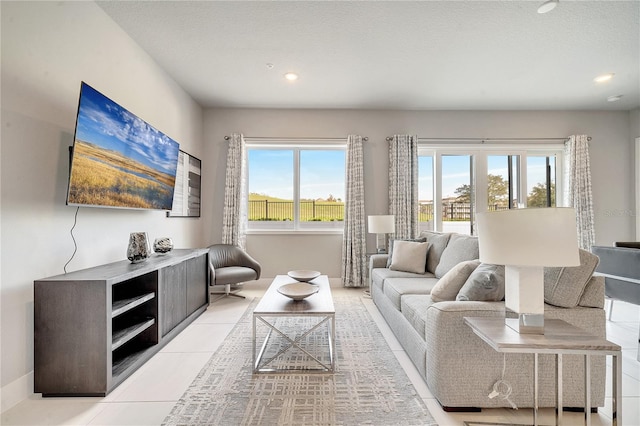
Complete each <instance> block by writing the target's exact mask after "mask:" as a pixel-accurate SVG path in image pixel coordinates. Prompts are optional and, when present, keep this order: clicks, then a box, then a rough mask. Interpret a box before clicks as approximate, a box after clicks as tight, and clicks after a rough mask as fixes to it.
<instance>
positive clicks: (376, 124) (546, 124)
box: [204, 109, 635, 277]
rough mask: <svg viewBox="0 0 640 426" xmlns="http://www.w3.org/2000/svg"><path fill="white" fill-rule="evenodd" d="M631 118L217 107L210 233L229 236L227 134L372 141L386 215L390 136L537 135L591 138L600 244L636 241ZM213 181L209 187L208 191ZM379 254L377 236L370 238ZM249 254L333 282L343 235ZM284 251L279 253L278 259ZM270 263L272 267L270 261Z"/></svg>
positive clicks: (208, 143) (278, 241) (376, 201)
mask: <svg viewBox="0 0 640 426" xmlns="http://www.w3.org/2000/svg"><path fill="white" fill-rule="evenodd" d="M629 122H630V117H629V113H628V112H626V111H624V112H576V111H547V112H541V111H518V112H507V111H480V112H474V111H404V112H403V111H372V110H267V109H209V110H206V111H205V124H204V125H205V157H204V162H205V164H207V167H206V170H205V175H204V181H205V182H207V183H208V184H209V185H212V186H211V189H210V193H211V197H210V198H209V199H208V200H207V201H208V202H207V203H206V205H205V206H204V211H205V213H206V214H207V215H209V214H210V215H212V218H213V220H212V221H210V222H207V223H206V226H208V227H209V228H208V229H205V234H206V235H207V236H210V237H211V240H212V242H219V241H220V239H221V226H220V225H219V223H220V222H221V218H222V204H223V200H224V168H225V163H226V152H227V143H226V141H224V136H225V135H228V134H230V133H232V132H242V133H244V134H245V135H247V136H254V137H255V136H271V137H278V136H281V137H346V135H348V134H350V133H356V134H361V135H363V136H368V137H369V142H366V143H365V152H364V158H365V206H366V207H365V209H366V214H381V213H386V212H387V208H388V185H387V180H388V153H387V150H388V145H387V142H386V140H385V138H386V137H387V136H391V135H393V134H396V133H410V134H417V135H418V136H421V137H442V138H446V137H460V138H462V137H487V138H489V137H494V138H499V137H505V138H508V137H531V138H545V137H549V138H554V137H565V136H569V135H572V134H587V135H590V136H591V137H592V138H593V140H592V141H591V144H590V147H591V149H590V154H591V172H592V179H593V194H594V199H595V222H596V241H597V243H598V244H606V245H610V244H611V243H612V242H613V241H621V240H624V239H632V238H633V237H634V226H635V225H634V223H633V222H634V221H633V218H632V217H631V216H630V215H629V211H631V209H632V207H633V208H635V207H634V205H633V203H634V197H633V163H632V160H633V155H632V154H633V151H632V145H631V144H630V143H629V129H630V127H629V126H630V123H629ZM206 185H207V184H206V183H205V190H206ZM367 247H368V250H369V251H374V248H375V238H374V236H373V235H369V236H368V239H367ZM247 249H248V250H249V251H250V252H251V254H252V255H254V256H255V257H256V258H257V259H258V260H259V261H261V262H262V263H263V264H266V266H265V270H264V276H265V277H269V276H273V275H275V274H278V273H283V272H286V271H287V270H289V269H292V268H296V267H301V265H305V266H304V267H305V268H307V267H310V266H314V265H316V267H317V268H318V270H321V271H322V272H324V273H327V274H329V275H330V276H332V277H339V276H340V250H341V236H335V235H334V236H323V237H314V236H305V238H300V237H298V238H296V237H295V236H289V235H282V236H264V235H259V236H255V235H250V236H249V237H248V238H247ZM276 254H277V256H276ZM265 260H268V262H265Z"/></svg>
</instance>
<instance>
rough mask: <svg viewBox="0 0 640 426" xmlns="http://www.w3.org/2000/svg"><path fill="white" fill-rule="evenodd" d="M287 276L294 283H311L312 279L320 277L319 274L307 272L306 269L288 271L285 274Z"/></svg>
mask: <svg viewBox="0 0 640 426" xmlns="http://www.w3.org/2000/svg"><path fill="white" fill-rule="evenodd" d="M287 275H289V276H290V277H291V278H293V279H294V280H296V281H302V282H307V281H311V280H312V279H314V278H317V277H319V276H320V272H318V271H309V270H306V269H298V270H295V271H289V272H287Z"/></svg>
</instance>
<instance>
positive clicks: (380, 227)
mask: <svg viewBox="0 0 640 426" xmlns="http://www.w3.org/2000/svg"><path fill="white" fill-rule="evenodd" d="M368 222H369V223H368V225H369V226H368V228H369V233H370V234H393V233H394V232H396V219H395V216H394V215H392V214H388V215H377V216H369V218H368Z"/></svg>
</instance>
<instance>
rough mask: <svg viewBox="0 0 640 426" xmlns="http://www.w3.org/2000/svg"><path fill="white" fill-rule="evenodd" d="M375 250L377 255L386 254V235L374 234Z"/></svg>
mask: <svg viewBox="0 0 640 426" xmlns="http://www.w3.org/2000/svg"><path fill="white" fill-rule="evenodd" d="M376 250H377V251H378V254H384V253H386V252H387V235H386V234H376Z"/></svg>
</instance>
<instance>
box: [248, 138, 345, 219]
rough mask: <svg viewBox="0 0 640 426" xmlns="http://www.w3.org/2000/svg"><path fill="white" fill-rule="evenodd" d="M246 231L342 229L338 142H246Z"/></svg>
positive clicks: (342, 187)
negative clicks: (325, 145) (307, 143)
mask: <svg viewBox="0 0 640 426" xmlns="http://www.w3.org/2000/svg"><path fill="white" fill-rule="evenodd" d="M247 163H248V194H249V197H248V210H247V211H248V220H249V224H248V229H270V230H277V229H281V230H283V229H287V230H303V229H307V230H310V229H316V230H318V229H328V228H333V229H342V225H343V221H344V194H345V149H344V147H343V146H339V147H336V146H332V147H318V146H314V147H307V146H264V145H263V146H248V147H247Z"/></svg>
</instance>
